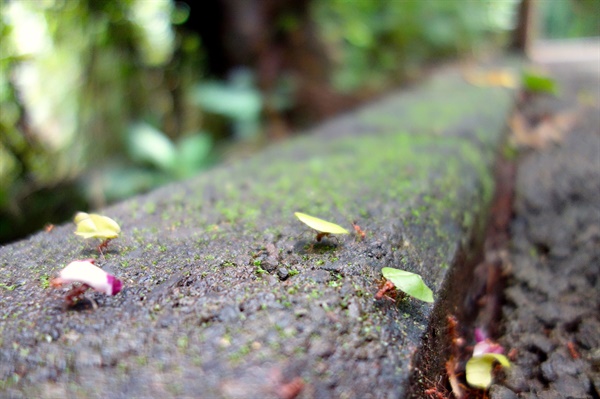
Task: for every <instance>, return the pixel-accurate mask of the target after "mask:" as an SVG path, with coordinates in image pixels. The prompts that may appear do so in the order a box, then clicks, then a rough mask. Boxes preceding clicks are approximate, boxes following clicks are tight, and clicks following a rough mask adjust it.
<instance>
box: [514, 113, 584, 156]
mask: <svg viewBox="0 0 600 399" xmlns="http://www.w3.org/2000/svg"><path fill="white" fill-rule="evenodd" d="M578 117H579V110H577V109H571V110H566V111H563V112H559V113H556V114H553V115H549V116H546V117H544V118H542V119H541V121H540V122H538V123H537V124H536V125H534V126H532V125H530V123H529V122H528V121H527V119H526V118H525V117H524V116H523V114H521V113H520V112H518V111H517V112H515V113H514V114H513V116H512V117H511V119H510V120H509V122H508V124H509V127H510V129H511V132H512V135H511V141H512V142H513V144H515V145H517V146H519V147H527V148H533V149H541V148H545V147H546V146H547V145H548V144H549V143H560V142H561V141H562V140H563V138H564V135H565V134H566V133H568V132H569V131H570V130H571V129H572V128H573V127H574V126H575V124H576V123H577V118H578Z"/></svg>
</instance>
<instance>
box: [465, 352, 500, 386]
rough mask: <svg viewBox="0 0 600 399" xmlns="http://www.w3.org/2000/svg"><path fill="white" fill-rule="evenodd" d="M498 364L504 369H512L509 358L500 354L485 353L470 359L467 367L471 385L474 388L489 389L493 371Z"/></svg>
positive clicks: (468, 380)
mask: <svg viewBox="0 0 600 399" xmlns="http://www.w3.org/2000/svg"><path fill="white" fill-rule="evenodd" d="M496 362H498V363H500V364H501V365H502V366H503V367H506V368H509V367H510V362H509V361H508V358H507V357H506V356H504V355H501V354H499V353H485V354H483V355H481V356H475V357H472V358H471V359H469V361H468V362H467V367H466V375H467V382H468V383H469V385H470V386H472V387H474V388H481V389H487V388H488V387H489V386H490V385H491V384H492V369H493V367H494V363H496Z"/></svg>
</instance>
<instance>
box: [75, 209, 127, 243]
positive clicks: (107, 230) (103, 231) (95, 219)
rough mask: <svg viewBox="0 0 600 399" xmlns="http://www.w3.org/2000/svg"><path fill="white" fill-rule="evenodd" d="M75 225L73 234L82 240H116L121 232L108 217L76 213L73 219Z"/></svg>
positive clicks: (115, 223)
mask: <svg viewBox="0 0 600 399" xmlns="http://www.w3.org/2000/svg"><path fill="white" fill-rule="evenodd" d="M74 222H75V224H76V225H77V230H75V234H77V235H78V236H81V237H83V238H101V239H104V240H106V239H112V238H117V237H118V236H119V233H120V232H121V228H120V227H119V225H118V223H117V222H115V221H114V220H112V219H111V218H109V217H106V216H102V215H97V214H95V213H85V212H78V213H77V215H75V219H74Z"/></svg>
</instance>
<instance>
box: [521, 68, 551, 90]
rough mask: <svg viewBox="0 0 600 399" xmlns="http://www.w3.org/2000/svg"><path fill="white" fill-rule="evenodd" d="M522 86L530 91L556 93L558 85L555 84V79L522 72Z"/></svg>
mask: <svg viewBox="0 0 600 399" xmlns="http://www.w3.org/2000/svg"><path fill="white" fill-rule="evenodd" d="M523 86H524V87H525V89H527V90H528V91H530V92H532V93H547V94H554V95H557V94H558V85H557V84H556V81H555V80H554V79H552V78H549V77H547V76H543V75H540V74H537V73H532V72H524V73H523Z"/></svg>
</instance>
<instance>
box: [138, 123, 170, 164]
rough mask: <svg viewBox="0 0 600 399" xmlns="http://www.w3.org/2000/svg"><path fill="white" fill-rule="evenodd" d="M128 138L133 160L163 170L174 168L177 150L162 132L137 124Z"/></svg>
mask: <svg viewBox="0 0 600 399" xmlns="http://www.w3.org/2000/svg"><path fill="white" fill-rule="evenodd" d="M127 138H128V150H129V154H130V155H131V157H132V159H134V160H136V161H138V162H147V163H150V164H152V165H154V166H156V167H157V168H159V169H161V170H172V169H173V168H174V166H175V162H176V160H177V149H176V148H175V145H173V143H172V142H171V140H169V138H168V137H167V136H165V135H164V134H163V133H162V132H161V131H160V130H158V129H156V128H154V127H152V126H151V125H149V124H147V123H136V124H134V125H132V126H131V127H130V128H129V131H128V134H127Z"/></svg>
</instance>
